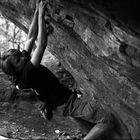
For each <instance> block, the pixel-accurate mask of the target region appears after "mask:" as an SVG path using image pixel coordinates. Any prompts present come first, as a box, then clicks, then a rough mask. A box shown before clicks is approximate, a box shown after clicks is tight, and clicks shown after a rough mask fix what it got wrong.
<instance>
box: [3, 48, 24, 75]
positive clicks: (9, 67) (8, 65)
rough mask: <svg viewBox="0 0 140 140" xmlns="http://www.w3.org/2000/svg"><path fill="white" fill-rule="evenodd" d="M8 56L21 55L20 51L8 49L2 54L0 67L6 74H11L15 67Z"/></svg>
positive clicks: (13, 72)
mask: <svg viewBox="0 0 140 140" xmlns="http://www.w3.org/2000/svg"><path fill="white" fill-rule="evenodd" d="M10 56H22V53H21V52H20V51H19V50H17V49H9V50H8V51H5V52H4V53H3V54H2V58H1V68H2V70H3V71H4V72H5V73H6V74H8V75H11V76H13V75H14V74H15V68H14V66H13V64H12V62H11V59H10Z"/></svg>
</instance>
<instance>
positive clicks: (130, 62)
mask: <svg viewBox="0 0 140 140" xmlns="http://www.w3.org/2000/svg"><path fill="white" fill-rule="evenodd" d="M46 2H48V6H49V14H50V15H51V19H50V22H51V24H52V26H53V27H54V32H53V34H52V35H51V36H50V37H49V42H48V48H49V51H50V52H51V53H52V54H53V55H54V56H55V57H56V58H58V60H59V61H60V62H61V63H62V64H63V66H64V67H65V69H66V70H68V71H69V72H70V73H71V74H72V75H73V77H74V78H75V80H76V82H77V84H78V88H79V89H80V90H81V91H82V92H83V93H84V94H87V96H91V97H92V98H95V99H97V100H99V101H100V103H101V105H102V106H103V107H104V108H105V109H106V110H109V111H111V112H113V113H114V114H115V115H116V116H117V118H118V119H120V120H121V122H122V123H123V124H124V126H125V128H126V130H127V132H128V134H129V136H130V137H131V138H132V139H139V138H140V47H139V46H140V24H139V19H138V17H137V9H138V6H137V3H135V1H132V2H131V1H129V0H128V1H127V0H124V1H123V2H122V1H120V0H118V1H116V2H114V1H113V0H107V1H104V0H94V1H92V0H70V1H66V0H57V1H55V0H46ZM21 9H22V10H21ZM34 9H35V1H34V0H24V1H19V0H10V1H5V0H1V1H0V10H1V12H2V13H3V15H4V16H5V17H7V18H8V19H10V20H11V21H12V22H14V23H16V24H17V25H18V26H19V27H21V28H22V29H23V30H24V31H25V32H27V31H28V27H29V24H30V22H31V17H32V15H33V11H34ZM132 9H134V10H132ZM124 138H125V137H124Z"/></svg>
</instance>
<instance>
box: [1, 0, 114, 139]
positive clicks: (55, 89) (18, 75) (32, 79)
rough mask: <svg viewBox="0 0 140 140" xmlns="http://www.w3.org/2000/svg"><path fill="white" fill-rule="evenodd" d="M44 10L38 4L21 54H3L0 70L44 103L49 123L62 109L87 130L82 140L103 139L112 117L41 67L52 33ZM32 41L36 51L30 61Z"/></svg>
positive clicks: (12, 51)
mask: <svg viewBox="0 0 140 140" xmlns="http://www.w3.org/2000/svg"><path fill="white" fill-rule="evenodd" d="M45 8H46V6H45V4H44V2H43V1H39V3H38V4H37V6H36V10H35V13H34V16H33V20H32V23H31V25H30V28H29V32H28V39H27V41H26V44H25V48H24V50H23V51H22V52H21V51H19V50H16V49H10V50H8V51H6V52H4V54H3V56H2V69H3V71H4V72H5V73H6V74H8V75H10V76H12V77H13V79H14V81H15V85H16V86H17V87H18V88H19V89H20V90H21V93H23V94H26V93H27V96H28V95H29V96H28V97H31V96H30V95H35V97H37V98H38V99H39V100H41V101H42V102H43V103H45V104H44V106H43V107H42V108H41V112H42V114H43V115H44V117H45V118H46V119H48V120H51V119H52V117H53V110H55V109H56V108H57V107H58V106H61V105H65V107H64V112H63V115H64V116H71V117H72V118H74V119H75V120H76V121H77V122H79V123H80V124H83V126H84V127H85V128H86V126H89V128H88V129H87V128H86V130H87V135H86V136H85V137H84V140H86V139H87V140H88V139H98V138H105V137H107V136H108V134H109V133H112V130H113V122H112V120H113V119H112V116H111V114H110V113H107V112H106V111H105V110H104V109H102V107H101V106H100V105H99V104H98V103H96V102H95V101H93V100H91V101H86V100H85V98H84V97H80V98H78V96H77V92H76V91H74V92H72V91H71V90H69V89H68V88H67V87H65V86H64V85H63V84H61V83H60V82H59V80H58V79H57V78H56V77H55V76H54V74H52V73H51V72H50V71H49V70H48V69H47V68H46V67H45V66H43V65H41V64H40V63H41V60H42V57H43V54H44V51H45V48H46V46H47V38H48V35H49V34H50V33H51V32H52V26H50V24H48V21H47V24H46V22H45V19H44V15H45ZM35 40H36V48H35V50H34V51H33V54H32V57H30V55H31V53H32V49H33V46H34V45H35ZM23 94H22V95H23ZM23 96H24V95H23ZM23 98H24V97H23Z"/></svg>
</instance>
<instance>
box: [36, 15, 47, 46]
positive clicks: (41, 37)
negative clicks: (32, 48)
mask: <svg viewBox="0 0 140 140" xmlns="http://www.w3.org/2000/svg"><path fill="white" fill-rule="evenodd" d="M38 22H39V23H38V24H39V31H38V43H39V44H41V46H42V45H43V46H46V45H47V36H46V24H45V20H44V16H43V15H39V16H38ZM43 46H42V47H43Z"/></svg>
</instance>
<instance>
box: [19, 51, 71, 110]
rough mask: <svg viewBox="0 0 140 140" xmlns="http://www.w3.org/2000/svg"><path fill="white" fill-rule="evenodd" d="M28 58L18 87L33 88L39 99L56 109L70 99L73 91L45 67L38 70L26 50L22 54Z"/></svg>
mask: <svg viewBox="0 0 140 140" xmlns="http://www.w3.org/2000/svg"><path fill="white" fill-rule="evenodd" d="M22 53H23V55H24V56H25V57H27V58H28V61H27V62H26V64H25V66H24V68H23V70H22V73H21V75H20V76H19V77H18V80H17V85H18V86H19V88H20V89H28V88H32V89H34V90H36V92H37V93H38V94H39V98H40V99H41V100H42V101H44V102H46V103H47V104H51V106H52V105H53V107H52V108H55V107H56V106H58V105H62V104H63V103H64V102H65V100H67V99H68V98H69V95H70V94H71V91H70V90H69V89H68V88H66V87H65V86H63V85H62V84H60V83H59V81H58V79H57V78H56V77H55V75H54V74H53V73H52V72H50V71H49V70H48V69H47V68H46V67H45V66H43V65H40V66H39V67H38V68H36V67H35V66H34V65H33V64H32V63H31V61H30V55H29V54H28V52H26V51H25V50H24V51H23V52H22Z"/></svg>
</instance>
